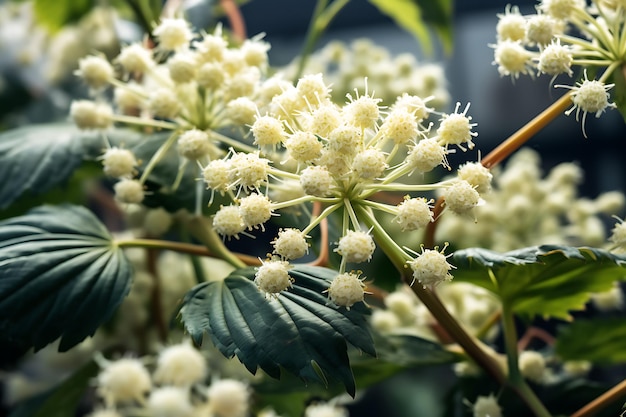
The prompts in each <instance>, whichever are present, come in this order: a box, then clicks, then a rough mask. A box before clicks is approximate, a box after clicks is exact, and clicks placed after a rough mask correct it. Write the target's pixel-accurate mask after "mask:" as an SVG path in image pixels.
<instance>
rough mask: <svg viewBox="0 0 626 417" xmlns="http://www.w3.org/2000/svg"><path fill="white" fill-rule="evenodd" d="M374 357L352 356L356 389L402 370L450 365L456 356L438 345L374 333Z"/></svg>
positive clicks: (394, 335)
mask: <svg viewBox="0 0 626 417" xmlns="http://www.w3.org/2000/svg"><path fill="white" fill-rule="evenodd" d="M374 336H375V337H374V341H375V344H376V352H377V353H378V357H377V358H369V357H365V356H360V357H356V358H354V359H353V361H352V370H353V372H354V376H355V378H356V380H357V382H358V383H359V386H362V387H368V386H371V385H374V384H376V383H378V382H381V381H383V380H385V379H387V378H389V377H391V376H393V375H395V374H397V373H399V372H402V371H404V370H406V369H414V368H417V367H420V366H431V365H441V364H447V363H454V362H456V361H457V360H459V359H460V357H459V355H457V354H455V353H452V352H450V351H448V350H446V349H444V348H443V347H442V346H441V344H439V343H435V342H433V341H430V340H426V339H422V338H420V337H417V336H413V335H401V334H391V335H380V334H377V333H374Z"/></svg>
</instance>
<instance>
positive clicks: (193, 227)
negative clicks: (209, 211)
mask: <svg viewBox="0 0 626 417" xmlns="http://www.w3.org/2000/svg"><path fill="white" fill-rule="evenodd" d="M189 230H190V231H191V233H192V234H193V236H194V237H195V238H196V239H198V240H199V241H200V242H201V243H202V244H204V245H205V246H206V247H207V249H209V250H210V251H211V252H212V253H214V254H215V255H216V256H218V257H219V258H221V259H223V260H225V261H226V262H228V263H229V264H231V265H232V266H234V267H235V268H243V267H245V266H246V264H245V263H244V262H243V261H242V260H241V259H239V258H238V257H237V256H236V255H235V254H234V253H233V252H231V251H230V249H228V248H227V247H226V245H224V242H223V241H222V239H221V238H220V237H219V235H218V234H217V232H216V231H215V229H213V226H212V225H211V224H210V223H208V222H207V219H206V218H204V217H200V216H195V217H192V218H191V220H190V221H189Z"/></svg>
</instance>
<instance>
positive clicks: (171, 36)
mask: <svg viewBox="0 0 626 417" xmlns="http://www.w3.org/2000/svg"><path fill="white" fill-rule="evenodd" d="M152 34H153V35H154V36H155V37H156V38H157V39H158V40H159V47H160V48H162V49H164V50H167V51H173V50H178V49H182V48H187V47H188V46H189V42H190V41H191V39H192V38H193V33H192V31H191V28H190V27H189V23H188V22H187V21H186V20H185V19H168V18H165V19H163V20H161V23H160V24H159V25H158V26H157V27H156V28H155V29H154V30H153V31H152Z"/></svg>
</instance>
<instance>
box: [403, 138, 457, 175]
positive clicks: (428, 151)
mask: <svg viewBox="0 0 626 417" xmlns="http://www.w3.org/2000/svg"><path fill="white" fill-rule="evenodd" d="M446 154H447V151H446V148H445V147H443V146H441V145H440V144H439V142H438V141H437V138H426V139H422V140H420V141H419V142H417V144H416V145H415V146H413V147H412V148H411V150H410V151H409V154H408V155H407V157H406V160H405V163H406V164H408V165H409V166H410V167H411V168H413V169H415V170H417V171H419V172H430V171H432V170H433V169H434V168H435V167H436V166H438V165H444V166H445V165H447V161H446Z"/></svg>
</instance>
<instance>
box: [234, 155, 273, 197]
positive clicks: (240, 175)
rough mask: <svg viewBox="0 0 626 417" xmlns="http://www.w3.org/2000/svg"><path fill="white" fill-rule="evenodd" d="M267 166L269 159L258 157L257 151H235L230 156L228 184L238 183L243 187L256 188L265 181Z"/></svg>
mask: <svg viewBox="0 0 626 417" xmlns="http://www.w3.org/2000/svg"><path fill="white" fill-rule="evenodd" d="M269 168H270V167H269V160H268V159H265V158H261V157H259V154H258V153H244V152H236V153H234V154H233V155H232V156H231V158H230V170H229V171H228V176H229V179H230V181H231V184H230V186H231V187H232V186H234V185H236V184H238V185H239V186H241V187H243V188H248V189H250V188H253V189H258V188H259V186H260V185H261V184H262V183H265V182H267V177H268V171H269Z"/></svg>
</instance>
